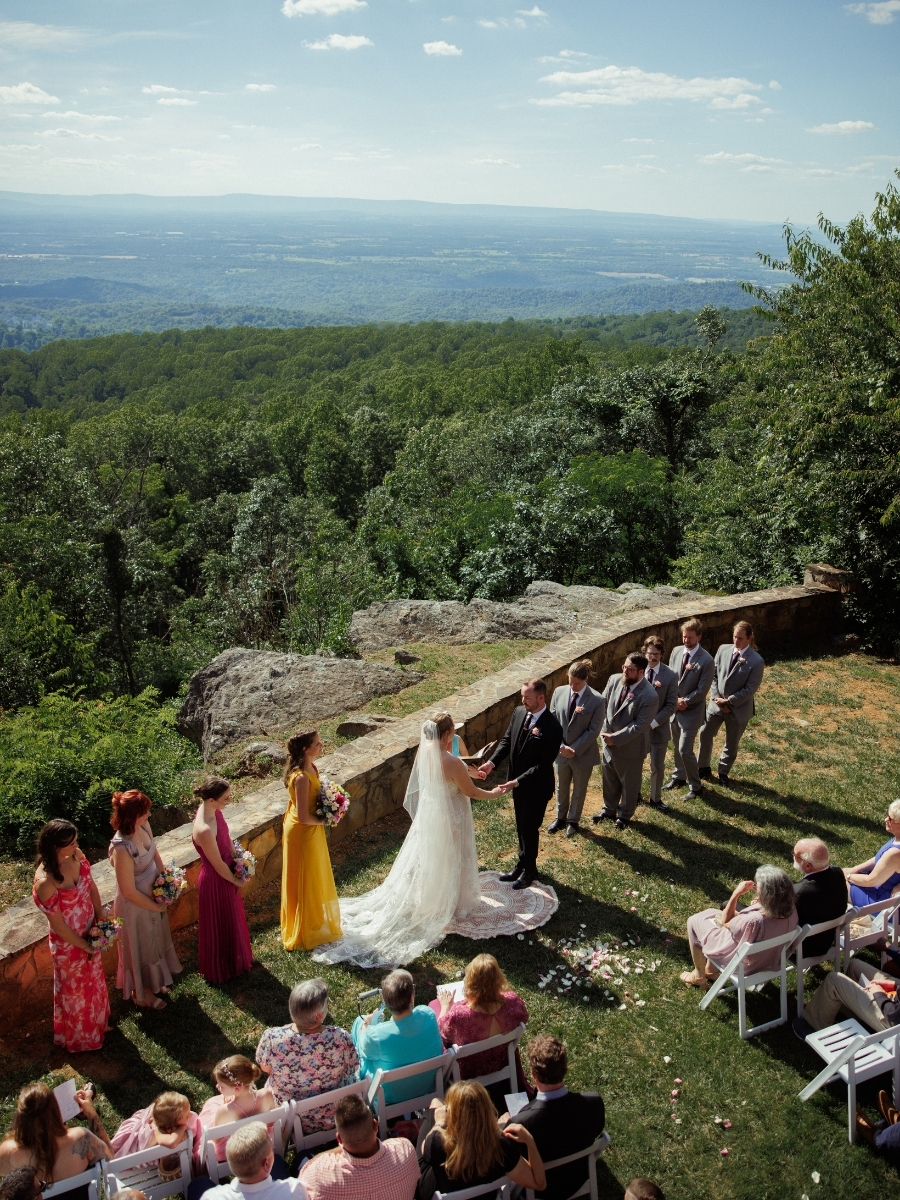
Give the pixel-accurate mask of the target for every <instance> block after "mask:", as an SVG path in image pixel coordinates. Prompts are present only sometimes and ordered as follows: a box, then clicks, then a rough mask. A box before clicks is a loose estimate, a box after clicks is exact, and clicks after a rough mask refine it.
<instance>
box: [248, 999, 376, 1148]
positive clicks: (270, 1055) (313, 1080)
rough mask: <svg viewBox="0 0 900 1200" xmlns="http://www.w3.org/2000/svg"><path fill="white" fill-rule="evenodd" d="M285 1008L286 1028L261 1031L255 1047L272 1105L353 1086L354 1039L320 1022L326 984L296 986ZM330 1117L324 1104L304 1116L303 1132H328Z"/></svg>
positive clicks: (329, 1107) (330, 1110) (330, 1111)
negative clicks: (274, 1101)
mask: <svg viewBox="0 0 900 1200" xmlns="http://www.w3.org/2000/svg"><path fill="white" fill-rule="evenodd" d="M288 1009H289V1011H290V1014H291V1023H290V1025H280V1026H277V1027H275V1028H272V1029H266V1030H265V1031H264V1032H263V1035H262V1037H261V1038H260V1039H259V1045H258V1046H257V1047H256V1061H257V1062H258V1063H259V1065H260V1066H261V1067H262V1069H263V1070H264V1071H265V1072H266V1074H267V1075H268V1076H269V1089H270V1090H271V1092H272V1094H273V1095H274V1097H275V1100H276V1102H277V1103H278V1104H284V1103H285V1102H287V1101H289V1100H305V1099H306V1098H307V1097H308V1096H318V1095H319V1094H320V1093H322V1092H330V1091H333V1090H334V1089H335V1088H340V1087H345V1086H346V1085H347V1084H348V1083H353V1082H355V1080H356V1078H357V1073H358V1071H359V1055H358V1054H357V1053H356V1047H355V1046H354V1045H353V1039H352V1038H351V1037H350V1034H349V1033H348V1032H347V1031H346V1029H339V1028H338V1027H337V1026H336V1025H326V1024H325V1017H326V1015H327V1013H328V985H327V984H326V982H325V980H324V979H307V980H305V981H304V982H303V983H298V984H297V986H296V987H295V988H294V989H293V991H292V992H291V994H290V996H289V998H288ZM242 1103H243V1101H242ZM257 1111H259V1110H257ZM333 1118H334V1105H331V1104H323V1105H322V1107H321V1108H315V1109H313V1110H312V1112H310V1113H307V1114H306V1115H305V1116H304V1117H303V1131H304V1133H315V1132H316V1130H319V1129H330V1128H331V1125H332V1121H333Z"/></svg>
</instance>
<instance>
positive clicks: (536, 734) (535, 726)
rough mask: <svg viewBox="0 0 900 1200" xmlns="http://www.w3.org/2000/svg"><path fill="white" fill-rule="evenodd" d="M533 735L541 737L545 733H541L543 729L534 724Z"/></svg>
mask: <svg viewBox="0 0 900 1200" xmlns="http://www.w3.org/2000/svg"><path fill="white" fill-rule="evenodd" d="M531 736H532V737H536V738H539V737H543V736H544V735H543V734H542V733H541V731H540V730H539V729H538V727H537V725H532V727H531Z"/></svg>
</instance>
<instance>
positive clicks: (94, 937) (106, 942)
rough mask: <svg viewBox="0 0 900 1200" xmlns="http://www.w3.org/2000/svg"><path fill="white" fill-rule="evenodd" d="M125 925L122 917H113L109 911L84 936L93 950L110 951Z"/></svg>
mask: <svg viewBox="0 0 900 1200" xmlns="http://www.w3.org/2000/svg"><path fill="white" fill-rule="evenodd" d="M123 924H124V922H123V920H122V918H121V917H111V916H110V915H109V910H107V911H106V912H105V913H104V914H103V916H102V917H101V918H100V920H99V921H95V922H94V924H93V925H92V926H91V927H90V929H89V930H88V931H87V933H86V934H85V935H84V936H85V939H86V940H87V941H88V942H90V944H91V950H93V951H96V950H108V949H109V948H110V946H111V945H112V944H113V942H114V941H115V940H116V938H117V937H118V936H119V929H120V928H121V926H122V925H123Z"/></svg>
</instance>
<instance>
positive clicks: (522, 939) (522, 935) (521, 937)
mask: <svg viewBox="0 0 900 1200" xmlns="http://www.w3.org/2000/svg"><path fill="white" fill-rule="evenodd" d="M516 937H517V938H518V939H519V941H520V942H524V941H525V934H524V933H517V934H516Z"/></svg>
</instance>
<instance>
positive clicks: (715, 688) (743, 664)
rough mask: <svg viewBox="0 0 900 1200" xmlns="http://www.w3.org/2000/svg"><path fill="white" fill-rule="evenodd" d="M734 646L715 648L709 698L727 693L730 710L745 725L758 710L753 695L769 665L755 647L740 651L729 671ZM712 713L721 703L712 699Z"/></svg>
mask: <svg viewBox="0 0 900 1200" xmlns="http://www.w3.org/2000/svg"><path fill="white" fill-rule="evenodd" d="M733 652H734V646H732V645H730V644H729V643H727V642H726V643H725V645H724V646H720V647H719V648H718V650H717V651H716V667H715V672H714V674H713V682H712V692H711V693H710V700H711V701H712V699H713V698H715V697H716V696H724V697H725V698H726V699H727V701H728V703H729V704H730V705H731V711H732V712H733V713H734V715H735V717H736V718H737V720H738V721H740V723H741V724H742V725H746V724H747V722H748V721H749V720H750V718H751V717H752V716H753V714H754V713H755V712H756V704H755V701H754V698H753V697H754V695H755V693H756V691H757V689H758V688H759V685H760V684H761V683H762V677H763V671H764V670H765V669H766V664H765V662H764V661H763V656H762V655H761V654H760V653H759V651H758V650H754V649H753V647H752V646H748V647H747V649H746V650H742V651H741V655H740V658H739V659H738V660H737V662H736V663H735V664H734V667H732V668H731V670H729V666H730V665H731V656H732V654H733ZM708 711H709V715H710V716H714V715H715V714H716V713H717V712H718V711H719V706H718V704H713V703H712V702H710V705H709V710H708Z"/></svg>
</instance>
